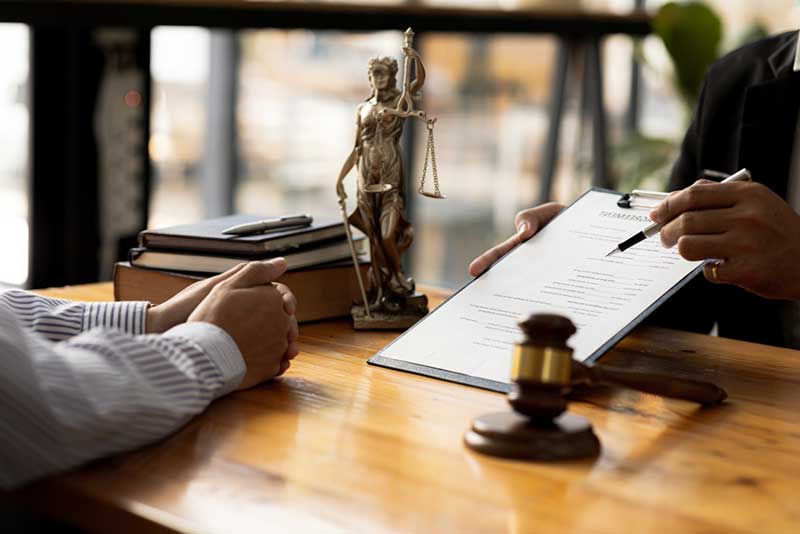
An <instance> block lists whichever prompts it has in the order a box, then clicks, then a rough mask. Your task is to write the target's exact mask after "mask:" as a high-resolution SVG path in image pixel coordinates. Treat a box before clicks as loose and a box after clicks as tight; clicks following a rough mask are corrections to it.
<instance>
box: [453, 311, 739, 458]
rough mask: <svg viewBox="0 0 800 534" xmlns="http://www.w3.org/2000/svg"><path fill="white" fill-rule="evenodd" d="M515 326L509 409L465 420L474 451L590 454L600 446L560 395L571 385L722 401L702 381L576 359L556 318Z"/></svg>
mask: <svg viewBox="0 0 800 534" xmlns="http://www.w3.org/2000/svg"><path fill="white" fill-rule="evenodd" d="M519 327H520V328H521V329H522V331H523V333H524V334H525V339H524V340H523V341H522V342H521V343H518V344H516V345H515V347H514V355H513V360H512V368H511V380H512V382H513V384H514V388H513V389H512V391H511V392H509V394H508V402H509V404H511V407H512V408H513V409H514V412H501V413H496V414H488V415H484V416H481V417H479V418H477V419H476V420H475V421H474V422H473V425H472V428H471V429H470V430H469V431H468V432H467V434H466V435H465V436H464V441H465V443H466V444H467V446H469V447H470V448H472V449H474V450H477V451H479V452H483V453H486V454H490V455H494V456H502V457H507V458H528V459H535V460H561V459H573V458H583V457H588V456H594V455H596V454H597V453H598V452H599V450H600V443H599V441H598V440H597V437H596V436H595V435H594V432H593V431H592V427H591V424H590V423H589V421H588V420H586V419H585V418H583V417H580V416H577V415H574V414H570V413H567V412H566V410H567V394H568V393H569V392H570V391H571V389H572V387H573V386H576V385H582V386H589V387H592V386H599V385H611V386H622V387H626V388H629V389H635V390H637V391H642V392H646V393H653V394H655V395H660V396H662V397H670V398H674V399H682V400H687V401H691V402H697V403H699V404H702V405H704V406H711V405H715V404H719V403H721V402H722V401H724V400H725V399H726V398H727V396H728V395H727V393H726V392H725V390H723V389H722V388H720V387H718V386H716V385H715V384H712V383H710V382H703V381H700V380H693V379H689V378H680V377H676V376H673V375H669V374H665V373H647V372H640V371H631V370H628V369H619V368H613V367H608V366H589V365H586V364H583V363H581V362H578V361H576V360H574V359H573V357H572V349H571V348H570V347H569V346H568V345H567V340H568V339H569V337H570V336H572V335H573V334H574V333H575V332H576V328H575V325H574V324H572V321H570V320H569V319H568V318H566V317H563V316H560V315H550V314H534V315H531V316H530V317H529V318H528V319H526V320H524V321H521V322H520V323H519Z"/></svg>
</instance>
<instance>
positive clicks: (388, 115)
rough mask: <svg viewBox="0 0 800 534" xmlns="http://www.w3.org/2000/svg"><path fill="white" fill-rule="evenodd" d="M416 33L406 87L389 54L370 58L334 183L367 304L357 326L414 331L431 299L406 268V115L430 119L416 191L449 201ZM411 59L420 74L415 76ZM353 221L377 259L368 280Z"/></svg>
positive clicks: (410, 234) (358, 308)
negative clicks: (351, 195)
mask: <svg viewBox="0 0 800 534" xmlns="http://www.w3.org/2000/svg"><path fill="white" fill-rule="evenodd" d="M413 40H414V32H413V31H411V28H409V29H407V30H406V31H405V43H404V46H403V55H404V57H405V61H404V65H403V80H402V90H399V89H398V88H397V71H398V65H397V61H396V60H395V59H393V58H390V57H373V58H371V59H370V60H369V66H368V74H369V82H370V85H371V87H372V94H371V95H370V97H369V98H368V99H367V100H365V101H364V102H362V103H361V104H360V105H359V106H358V110H357V113H356V139H355V146H354V147H353V151H352V152H351V153H350V156H349V157H348V158H347V161H346V162H345V164H344V165H343V166H342V170H341V172H340V173H339V179H338V180H337V182H336V193H337V195H338V197H339V207H340V208H341V212H342V217H343V218H344V226H345V229H346V231H347V240H348V241H349V243H350V252H351V255H352V258H353V264H354V266H355V270H356V276H357V279H358V284H359V289H360V291H361V299H362V302H361V303H359V304H354V305H353V307H352V309H351V314H352V316H353V325H354V328H355V329H356V330H368V329H403V328H408V327H409V326H411V325H412V324H414V323H415V322H417V321H418V320H419V319H420V318H422V317H424V316H425V315H426V314H427V313H428V298H427V297H426V296H425V295H424V294H421V293H418V292H417V291H416V289H415V285H414V280H413V279H412V278H410V277H406V275H405V274H404V273H403V270H402V261H401V259H402V255H403V253H404V252H405V251H406V250H408V249H409V247H410V246H411V243H412V242H413V240H414V229H413V228H412V226H411V223H409V221H408V220H407V219H406V216H405V191H404V189H405V173H404V165H403V157H402V153H401V150H400V136H401V134H402V132H403V125H404V123H405V120H406V119H407V118H414V119H419V120H421V121H423V122H425V125H426V127H427V130H428V138H427V148H426V151H425V163H424V165H423V169H422V178H421V179H420V184H419V188H418V189H417V192H418V193H420V194H422V195H424V196H426V197H429V198H434V199H444V198H445V197H444V195H442V193H441V191H440V190H439V175H438V171H437V168H436V152H435V149H434V144H433V128H434V125H435V124H436V119H435V118H431V117H428V115H427V114H426V113H425V111H422V110H418V109H416V107H415V103H414V101H415V100H417V99H419V97H420V93H419V91H420V89H421V88H422V85H423V83H424V82H425V66H424V65H423V63H422V59H421V58H420V55H419V53H418V52H417V51H416V50H414V48H413ZM412 64H413V66H414V67H415V68H414V79H411V75H412V69H411V67H412ZM429 166H430V168H431V174H432V175H433V191H432V192H430V191H426V190H425V178H426V174H427V171H428V167H429ZM353 167H355V168H356V169H357V171H358V193H357V198H356V208H355V210H354V211H353V212H352V213H351V214H350V215H349V216H348V214H347V207H346V204H345V200H346V198H347V195H346V194H345V191H344V185H343V182H344V178H345V177H346V176H347V175H348V173H349V172H350V171H351V170H352V169H353ZM350 225H353V226H354V227H356V228H358V229H359V230H360V231H361V232H363V233H364V234H365V235H366V236H367V239H368V240H369V245H370V256H371V262H370V267H369V271H368V275H367V284H366V285H365V283H364V280H363V278H362V276H361V269H360V267H359V265H358V259H357V257H356V253H355V247H354V245H353V236H352V232H351V230H350Z"/></svg>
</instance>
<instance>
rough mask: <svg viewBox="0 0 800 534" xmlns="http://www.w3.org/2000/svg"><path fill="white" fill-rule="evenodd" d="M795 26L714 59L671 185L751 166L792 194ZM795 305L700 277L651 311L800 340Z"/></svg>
mask: <svg viewBox="0 0 800 534" xmlns="http://www.w3.org/2000/svg"><path fill="white" fill-rule="evenodd" d="M796 43H797V32H796V31H795V32H789V33H784V34H781V35H778V36H776V37H770V38H767V39H763V40H761V41H757V42H755V43H752V44H750V45H747V46H745V47H743V48H740V49H738V50H736V51H734V52H732V53H730V54H728V55H727V56H725V57H723V58H722V59H720V60H718V61H717V62H716V63H714V64H713V65H712V66H711V68H709V70H708V73H707V74H706V78H705V81H704V85H703V89H702V93H701V95H700V100H699V102H698V106H697V110H696V111H695V115H694V118H693V120H692V123H691V125H690V126H689V130H688V131H687V132H686V137H685V138H684V140H683V144H682V146H681V154H680V157H679V158H678V161H677V162H676V164H675V166H674V168H673V171H672V178H671V181H670V190H674V189H682V188H684V187H687V186H689V185H690V184H691V183H692V182H694V181H695V180H696V179H697V178H698V177H699V176H700V173H701V171H702V170H703V169H713V170H718V171H724V172H727V173H733V172H735V171H737V170H739V169H741V168H742V167H746V168H748V169H750V171H751V172H752V174H753V179H754V180H755V181H758V182H761V183H763V184H765V185H766V186H768V187H769V188H771V189H772V190H773V191H775V192H776V193H777V194H779V195H780V196H782V197H783V198H786V192H787V184H788V179H789V167H790V163H791V157H792V149H793V146H794V134H795V128H796V126H797V118H798V109H800V73H795V72H793V65H794V55H795V46H796ZM792 308H793V305H791V304H790V303H787V302H784V301H776V300H768V299H763V298H760V297H757V296H755V295H753V294H751V293H748V292H746V291H744V290H742V289H739V288H737V287H733V286H720V285H714V284H711V283H709V282H708V281H706V280H705V279H704V278H702V276H701V277H699V278H698V279H697V280H695V281H693V282H692V283H691V284H689V285H688V286H687V287H686V288H685V289H684V290H682V291H681V292H679V293H678V294H676V295H675V297H673V298H672V299H671V300H670V301H669V302H667V303H666V304H665V305H664V306H663V307H662V308H661V309H659V311H658V312H657V313H656V314H655V315H654V316H653V317H652V319H651V322H653V323H655V324H660V325H662V326H669V327H672V328H680V329H684V330H692V331H698V332H708V331H709V329H710V328H711V327H712V325H713V323H714V322H715V321H716V322H717V324H718V326H719V334H720V335H721V336H724V337H731V338H737V339H743V340H747V341H755V342H758V343H767V344H770V345H782V346H793V347H795V348H798V346H797V345H798V344H797V341H796V336H795V335H794V330H795V328H797V326H798V325H797V324H796V317H795V316H794V314H793V313H792Z"/></svg>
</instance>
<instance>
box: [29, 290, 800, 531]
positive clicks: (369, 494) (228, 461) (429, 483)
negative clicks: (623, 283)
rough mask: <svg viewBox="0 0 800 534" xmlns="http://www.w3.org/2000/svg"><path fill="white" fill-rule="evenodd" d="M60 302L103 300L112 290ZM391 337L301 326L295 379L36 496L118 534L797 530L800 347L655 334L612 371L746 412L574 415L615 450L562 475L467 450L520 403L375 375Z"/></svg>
mask: <svg viewBox="0 0 800 534" xmlns="http://www.w3.org/2000/svg"><path fill="white" fill-rule="evenodd" d="M47 293H48V294H51V295H57V296H61V297H71V298H75V299H94V300H102V299H109V298H110V297H111V286H110V284H101V285H94V286H84V287H74V288H66V289H58V290H51V291H47ZM429 294H430V293H429ZM432 296H433V298H432V301H433V302H434V303H438V302H440V301H441V297H442V294H439V293H435V292H433V293H432ZM392 337H393V335H392V334H387V333H355V332H353V331H352V330H351V329H350V328H349V326H348V324H347V323H346V322H345V321H333V322H323V323H318V324H312V325H305V326H303V327H302V328H301V338H300V342H301V347H302V352H301V354H300V356H299V357H298V358H297V360H296V363H295V364H294V365H293V366H292V368H291V370H290V372H289V373H288V374H287V375H286V376H285V377H284V378H282V379H280V380H276V381H274V382H272V383H268V384H266V385H263V386H261V387H257V388H254V389H252V390H249V391H245V392H240V393H236V394H233V395H230V396H228V397H226V398H224V399H221V400H219V401H217V402H215V403H214V404H213V405H212V406H211V407H210V408H209V410H208V411H207V412H206V413H205V414H203V415H202V416H200V417H198V418H197V419H195V420H194V421H192V422H191V423H189V424H188V425H187V426H186V427H185V428H184V429H182V430H181V431H180V432H178V433H177V434H176V435H174V436H172V437H170V438H168V439H166V440H164V441H163V442H161V443H159V444H157V445H154V446H151V447H147V448H145V449H143V450H140V451H138V452H134V453H131V454H128V455H123V456H121V457H118V458H114V459H109V460H103V461H100V462H97V463H95V464H94V465H92V466H90V467H87V468H84V469H81V470H79V471H77V472H75V473H72V474H68V475H63V476H60V477H55V478H52V479H50V480H47V481H45V482H42V483H39V484H37V485H34V486H33V487H32V488H30V489H29V490H27V491H25V492H23V493H22V494H21V495H20V497H21V498H22V499H24V500H26V501H27V502H28V503H29V504H30V505H32V506H34V507H37V508H40V509H43V510H47V511H48V512H50V513H52V514H55V515H57V516H60V517H62V518H66V519H68V520H70V521H74V522H76V523H78V524H79V525H82V526H83V527H86V528H89V529H97V530H102V531H106V530H111V529H112V528H113V530H114V531H115V532H118V533H121V532H141V531H143V530H144V529H145V528H146V527H147V528H149V529H154V530H162V529H163V530H165V531H169V530H177V531H209V530H217V531H224V532H245V531H258V532H263V531H267V530H269V531H274V532H298V533H299V532H303V533H305V532H327V531H331V532H338V531H341V532H356V531H358V532H385V531H393V532H459V533H463V532H501V531H511V532H520V533H522V532H534V531H538V532H569V531H592V532H615V533H616V532H624V531H635V532H681V533H683V532H745V531H758V532H770V533H774V532H789V531H794V532H797V531H798V528H800V499H798V497H797V490H798V480H800V461H798V454H799V453H800V353H797V352H794V351H790V350H785V349H779V348H774V347H767V346H761V345H754V344H749V343H742V342H736V341H731V340H726V339H718V338H711V337H707V336H699V335H693V334H686V333H679V332H674V331H670V330H661V329H651V328H649V329H640V330H638V331H636V333H635V334H633V335H631V336H629V337H628V338H627V339H625V340H624V341H623V342H621V343H620V345H619V346H618V347H617V348H615V349H614V350H613V351H612V353H610V354H609V355H608V356H607V357H606V358H607V360H608V361H609V362H613V363H625V364H628V365H631V366H634V367H637V368H643V369H649V370H658V371H673V372H676V373H681V374H685V375H688V376H695V377H702V378H705V379H710V380H713V381H716V382H717V383H718V384H720V385H721V386H723V387H725V388H726V389H727V390H728V393H729V394H730V400H729V401H728V402H727V403H726V404H725V405H723V406H721V407H718V408H714V409H700V408H699V407H697V406H695V405H692V404H690V403H686V402H681V401H671V400H664V399H661V398H658V397H654V396H650V395H645V394H638V393H634V392H627V391H616V390H606V391H603V392H601V393H598V394H595V395H593V396H591V397H587V398H586V399H585V400H583V401H581V402H575V403H573V404H572V408H571V409H572V410H573V411H574V412H576V413H579V414H582V415H585V416H587V417H589V418H590V419H591V420H592V421H593V423H594V425H595V430H596V432H597V434H598V435H599V437H600V440H601V442H602V444H603V451H602V455H601V456H600V457H599V458H598V459H596V460H595V461H580V462H570V463H562V464H551V465H546V464H532V463H522V462H516V461H506V460H498V459H492V458H487V457H482V456H480V455H478V454H475V453H473V452H471V451H469V450H467V449H465V447H464V446H463V445H462V443H461V438H462V434H463V432H464V430H465V429H466V428H467V427H468V426H469V424H470V421H471V420H472V418H474V417H475V416H477V415H480V414H482V413H485V412H487V411H494V410H498V409H504V408H505V406H506V403H505V400H504V397H503V396H502V395H499V394H496V393H491V392H487V391H482V390H478V389H473V388H469V387H466V386H460V385H456V384H450V383H445V382H440V381H436V380H433V379H429V378H424V377H419V376H414V375H410V374H405V373H401V372H397V371H392V370H387V369H382V368H376V367H372V366H368V365H366V363H365V361H366V359H367V358H368V357H369V356H371V355H372V354H373V353H374V352H375V351H377V350H378V349H379V348H381V347H382V346H383V345H385V344H386V343H387V342H388V341H389V340H390V339H392ZM603 361H606V359H604V360H603Z"/></svg>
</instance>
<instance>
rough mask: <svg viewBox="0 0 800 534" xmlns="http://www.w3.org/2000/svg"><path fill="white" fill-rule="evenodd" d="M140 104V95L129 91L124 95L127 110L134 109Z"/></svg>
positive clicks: (134, 91) (137, 92)
mask: <svg viewBox="0 0 800 534" xmlns="http://www.w3.org/2000/svg"><path fill="white" fill-rule="evenodd" d="M141 103H142V94H141V93H140V92H139V91H136V90H133V89H132V90H130V91H128V92H127V94H126V95H125V105H127V106H128V107H129V108H136V107H139V104H141Z"/></svg>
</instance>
